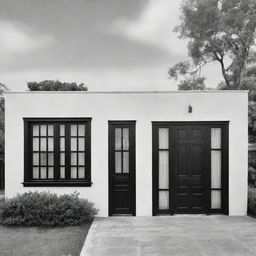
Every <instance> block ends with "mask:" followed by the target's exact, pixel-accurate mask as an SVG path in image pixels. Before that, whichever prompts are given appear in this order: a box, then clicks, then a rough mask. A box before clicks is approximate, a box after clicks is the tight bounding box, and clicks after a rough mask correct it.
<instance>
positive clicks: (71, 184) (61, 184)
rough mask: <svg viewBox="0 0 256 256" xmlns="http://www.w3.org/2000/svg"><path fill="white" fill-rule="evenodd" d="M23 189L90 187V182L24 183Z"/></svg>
mask: <svg viewBox="0 0 256 256" xmlns="http://www.w3.org/2000/svg"><path fill="white" fill-rule="evenodd" d="M22 184H23V186H24V187H91V185H92V182H90V181H25V182H23V183H22Z"/></svg>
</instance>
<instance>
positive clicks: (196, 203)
mask: <svg viewBox="0 0 256 256" xmlns="http://www.w3.org/2000/svg"><path fill="white" fill-rule="evenodd" d="M173 133H174V138H173V139H174V140H173V141H174V150H175V151H176V153H175V154H174V156H173V157H174V164H175V167H176V168H175V169H176V170H175V171H176V172H175V180H176V184H175V185H176V187H175V191H176V193H175V198H174V201H175V202H176V207H175V211H174V212H175V213H206V203H205V197H206V193H205V190H206V189H205V187H204V186H205V184H206V183H205V182H204V180H205V175H206V174H207V165H206V158H207V151H206V145H205V142H206V140H205V139H204V138H205V127H204V126H197V125H185V126H184V125H180V126H173Z"/></svg>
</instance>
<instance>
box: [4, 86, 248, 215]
mask: <svg viewBox="0 0 256 256" xmlns="http://www.w3.org/2000/svg"><path fill="white" fill-rule="evenodd" d="M5 123H6V126H5V136H6V138H5V143H6V144H5V173H6V174H5V194H6V196H7V197H12V196H14V195H16V194H17V193H23V192H25V191H50V192H56V193H72V192H74V191H77V192H79V193H80V197H81V198H86V199H88V200H90V201H92V202H94V203H95V206H96V208H98V209H99V215H100V216H113V215H136V216H152V215H161V214H170V215H173V214H179V213H186V214H191V213H192V214H193V213H202V214H211V213H219V214H228V215H245V214H246V212H247V159H248V94H247V91H189V92H186V91H185V92H184V91H183V92H180V91H178V92H7V93H6V113H5Z"/></svg>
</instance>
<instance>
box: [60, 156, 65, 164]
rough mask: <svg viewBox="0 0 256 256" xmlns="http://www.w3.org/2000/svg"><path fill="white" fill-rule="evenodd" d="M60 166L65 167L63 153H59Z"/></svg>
mask: <svg viewBox="0 0 256 256" xmlns="http://www.w3.org/2000/svg"><path fill="white" fill-rule="evenodd" d="M60 165H65V153H60Z"/></svg>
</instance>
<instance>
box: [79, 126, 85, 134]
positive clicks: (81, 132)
mask: <svg viewBox="0 0 256 256" xmlns="http://www.w3.org/2000/svg"><path fill="white" fill-rule="evenodd" d="M78 136H85V125H84V124H79V125H78Z"/></svg>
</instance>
